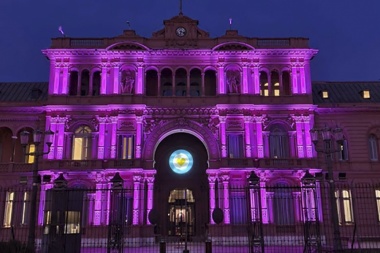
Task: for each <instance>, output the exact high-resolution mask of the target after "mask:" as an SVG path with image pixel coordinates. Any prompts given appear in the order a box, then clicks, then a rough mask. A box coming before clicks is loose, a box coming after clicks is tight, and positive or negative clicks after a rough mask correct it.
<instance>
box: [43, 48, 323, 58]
mask: <svg viewBox="0 0 380 253" xmlns="http://www.w3.org/2000/svg"><path fill="white" fill-rule="evenodd" d="M42 52H43V53H44V54H45V55H48V56H50V57H53V58H60V57H70V56H84V57H86V56H90V57H128V56H133V57H149V56H150V57H154V56H155V57H159V56H165V57H170V56H183V57H199V56H208V57H213V56H215V57H224V56H228V57H234V56H235V57H245V58H250V57H252V58H254V57H259V56H261V57H266V56H271V57H273V56H275V57H304V58H308V59H310V58H311V57H313V56H314V55H316V54H317V53H318V50H316V49H298V48H283V49H256V50H250V51H213V50H211V49H186V50H177V49H157V50H154V49H153V50H150V51H129V50H110V51H108V50H105V49H45V50H42Z"/></svg>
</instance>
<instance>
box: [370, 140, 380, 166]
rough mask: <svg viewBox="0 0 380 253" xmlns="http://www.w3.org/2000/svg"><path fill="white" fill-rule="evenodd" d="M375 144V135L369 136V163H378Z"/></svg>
mask: <svg viewBox="0 0 380 253" xmlns="http://www.w3.org/2000/svg"><path fill="white" fill-rule="evenodd" d="M377 142H378V139H377V137H376V135H374V134H371V135H370V136H369V138H368V145H369V156H370V160H371V161H378V159H379V154H378V149H377Z"/></svg>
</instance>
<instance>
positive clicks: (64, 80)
mask: <svg viewBox="0 0 380 253" xmlns="http://www.w3.org/2000/svg"><path fill="white" fill-rule="evenodd" d="M69 76H70V73H69V64H68V63H64V64H63V67H62V84H61V87H62V88H61V94H65V95H67V94H68V90H69V89H68V87H69V85H70V84H69V81H68V80H69ZM58 93H59V91H58Z"/></svg>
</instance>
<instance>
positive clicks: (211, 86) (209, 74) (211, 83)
mask: <svg viewBox="0 0 380 253" xmlns="http://www.w3.org/2000/svg"><path fill="white" fill-rule="evenodd" d="M204 82H205V95H206V96H215V95H216V72H215V71H214V70H206V72H205V80H204Z"/></svg>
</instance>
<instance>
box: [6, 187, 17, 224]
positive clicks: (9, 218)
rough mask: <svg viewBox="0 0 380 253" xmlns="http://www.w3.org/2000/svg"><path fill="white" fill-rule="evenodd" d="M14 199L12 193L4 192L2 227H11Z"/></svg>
mask: <svg viewBox="0 0 380 253" xmlns="http://www.w3.org/2000/svg"><path fill="white" fill-rule="evenodd" d="M14 198H15V193H14V192H10V191H8V192H6V195H5V208H4V221H3V226H4V227H7V228H8V227H10V226H11V225H12V214H13V203H14Z"/></svg>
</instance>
